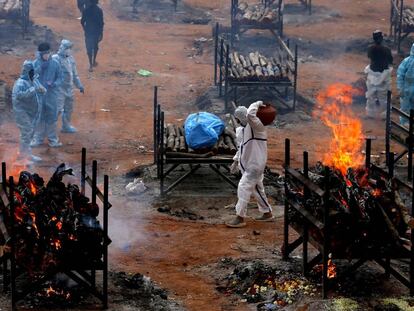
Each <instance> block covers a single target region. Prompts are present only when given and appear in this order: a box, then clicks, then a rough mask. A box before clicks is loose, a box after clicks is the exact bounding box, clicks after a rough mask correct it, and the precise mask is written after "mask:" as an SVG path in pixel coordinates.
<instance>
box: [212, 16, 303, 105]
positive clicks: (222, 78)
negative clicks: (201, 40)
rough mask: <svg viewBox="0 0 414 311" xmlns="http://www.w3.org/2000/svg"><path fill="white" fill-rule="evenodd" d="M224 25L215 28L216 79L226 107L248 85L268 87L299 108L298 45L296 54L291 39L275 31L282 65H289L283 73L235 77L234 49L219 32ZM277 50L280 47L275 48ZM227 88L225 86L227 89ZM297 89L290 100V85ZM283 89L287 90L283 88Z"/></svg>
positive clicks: (264, 88) (279, 60) (280, 97)
mask: <svg viewBox="0 0 414 311" xmlns="http://www.w3.org/2000/svg"><path fill="white" fill-rule="evenodd" d="M219 30H220V25H219V24H218V23H217V24H216V26H215V29H214V31H213V32H214V43H215V47H214V82H215V85H216V86H217V87H218V90H219V96H224V109H225V111H228V109H229V108H230V107H229V99H230V96H231V94H233V100H234V102H237V100H240V98H238V95H237V93H238V89H240V88H247V89H248V90H249V91H251V92H254V91H256V92H257V91H259V90H261V89H262V90H265V91H267V92H271V93H272V94H273V95H274V96H276V98H277V100H278V101H279V102H280V103H281V104H283V105H284V106H286V107H287V108H288V109H291V110H295V109H296V91H297V80H298V46H297V45H296V46H295V53H294V54H293V53H292V52H291V50H290V48H289V42H287V43H285V42H284V41H283V40H282V39H281V38H280V36H279V35H278V34H277V33H275V36H276V38H277V43H278V49H277V50H278V52H279V53H278V58H279V59H278V62H279V65H280V66H283V68H285V69H286V72H284V73H282V75H283V76H281V77H263V78H257V79H251V78H249V79H245V78H237V77H234V76H233V75H232V73H231V70H232V68H234V67H233V66H232V65H233V64H232V61H231V56H230V55H231V53H233V52H235V50H233V51H232V48H231V47H230V44H229V43H228V42H227V41H226V40H225V39H224V37H223V36H222V35H220V34H219ZM275 51H276V50H275ZM223 88H224V89H223ZM289 88H291V89H292V90H293V104H292V105H289V104H288V103H287V102H286V98H287V96H288V89H289ZM280 89H282V90H283V91H281V90H280Z"/></svg>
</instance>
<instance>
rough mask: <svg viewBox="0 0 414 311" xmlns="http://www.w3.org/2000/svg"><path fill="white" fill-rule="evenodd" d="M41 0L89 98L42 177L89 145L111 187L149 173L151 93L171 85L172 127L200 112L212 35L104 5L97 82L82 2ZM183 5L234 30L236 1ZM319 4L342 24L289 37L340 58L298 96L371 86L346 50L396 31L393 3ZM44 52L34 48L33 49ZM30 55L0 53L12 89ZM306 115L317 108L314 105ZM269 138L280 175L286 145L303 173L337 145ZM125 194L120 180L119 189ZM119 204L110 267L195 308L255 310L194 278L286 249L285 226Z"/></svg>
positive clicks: (308, 127)
mask: <svg viewBox="0 0 414 311" xmlns="http://www.w3.org/2000/svg"><path fill="white" fill-rule="evenodd" d="M31 2H32V11H31V15H32V19H33V21H34V22H35V23H36V24H39V25H46V26H48V27H49V28H50V29H52V30H53V32H54V33H55V34H57V35H58V37H59V38H69V39H70V40H72V41H73V42H74V43H75V53H74V54H75V58H76V60H77V63H78V71H79V73H80V77H81V79H82V81H83V83H84V85H85V89H86V92H85V95H81V94H78V93H77V94H76V108H75V114H74V124H75V126H76V127H77V128H78V129H79V133H77V134H75V135H68V134H62V135H61V140H62V141H63V143H64V146H63V147H62V148H60V149H51V148H48V147H41V148H38V149H36V153H38V154H39V155H41V156H42V157H43V158H44V159H45V161H44V164H42V165H40V166H39V167H38V168H36V170H39V171H41V172H42V173H43V174H50V173H51V170H52V169H53V168H54V167H55V166H56V165H57V164H59V163H61V162H67V163H69V164H70V165H73V166H74V167H75V168H77V167H78V163H79V160H80V149H81V147H86V148H87V149H88V159H89V160H92V159H97V160H98V162H99V168H100V172H101V174H103V172H105V173H109V175H110V176H111V177H121V176H123V174H124V173H126V172H128V171H129V170H130V169H132V168H134V167H135V166H137V165H141V164H149V163H151V161H152V152H151V150H152V94H153V90H152V88H153V86H154V85H158V86H160V87H161V88H160V102H161V103H162V105H163V108H164V110H165V111H166V113H167V119H168V120H171V121H174V120H175V119H183V118H185V117H186V115H187V114H188V112H189V111H195V110H196V107H194V106H191V105H190V104H189V103H190V102H191V100H194V98H195V97H196V96H197V95H199V94H201V93H202V92H203V91H204V90H206V89H207V88H208V87H209V86H211V85H212V70H213V69H212V68H213V66H212V64H213V60H212V56H211V55H210V54H209V53H207V54H205V55H203V56H202V57H198V58H189V57H188V54H189V53H190V52H191V48H192V44H193V40H194V39H196V38H199V37H202V36H203V37H206V38H209V37H210V36H211V26H210V25H188V24H161V23H148V24H145V23H140V22H134V21H125V20H121V19H118V18H117V15H116V13H115V12H114V11H113V9H112V7H111V4H110V2H111V1H110V0H104V1H100V2H101V3H102V7H103V9H104V13H105V33H104V40H103V42H102V43H101V50H100V53H99V55H98V62H99V66H98V67H97V69H96V70H95V71H94V72H93V73H88V71H87V57H86V53H85V50H84V43H83V33H82V29H81V26H80V23H79V21H78V20H77V19H76V18H77V17H78V16H79V12H78V10H77V8H76V6H75V1H51V0H32V1H31ZM184 2H185V3H186V4H188V5H191V6H197V7H199V8H203V9H208V10H211V12H212V14H213V16H217V17H221V18H223V17H225V21H228V19H229V18H227V16H228V15H226V13H227V12H228V11H229V8H228V5H229V4H230V1H225V4H223V2H224V1H205V0H186V1H184ZM286 2H288V3H296V2H297V1H295V0H290V1H286ZM313 2H314V5H315V10H316V12H317V11H318V8H320V7H322V6H323V7H325V9H327V10H328V11H330V10H332V11H335V12H338V13H339V14H340V17H335V18H327V19H324V20H323V21H321V22H318V21H317V20H316V21H312V22H311V23H305V24H303V25H298V24H287V25H286V27H285V29H286V35H287V36H288V37H293V38H295V39H296V40H299V38H300V40H302V41H303V42H305V41H311V42H313V43H315V44H316V43H317V44H318V45H319V46H320V50H321V51H323V49H333V50H334V52H333V53H331V55H330V56H329V57H318V55H313V58H314V59H316V61H312V62H304V63H301V64H300V69H299V70H300V72H299V90H300V92H301V93H302V94H304V95H307V96H310V97H311V96H314V95H315V94H316V93H317V92H318V91H319V90H320V89H322V88H323V87H326V86H327V85H328V84H330V83H332V82H345V83H352V82H355V81H356V80H358V79H359V78H361V77H362V75H361V73H362V71H363V69H364V67H365V66H366V64H367V59H366V56H365V53H363V52H345V50H344V49H343V48H342V43H343V42H347V41H351V40H355V39H360V40H366V41H367V42H369V39H370V37H371V33H372V31H373V30H374V29H376V28H380V29H382V30H384V31H387V30H388V27H389V25H388V18H389V3H388V2H387V1H358V2H357V3H356V1H355V3H354V1H352V4H350V1H349V0H336V1H331V0H318V1H313ZM266 35H267V34H266ZM300 40H299V42H300ZM335 45H337V46H338V48H335ZM35 48H36V47H35V46H34V45H33V47H32V50H33V51H35ZM307 56H309V55H307ZM32 57H33V54H32V53H27V54H26V55H24V57H22V56H14V55H7V54H0V63H1V64H2V69H1V76H0V79H3V80H5V81H7V83H8V84H9V85H12V83H13V81H14V78H15V77H16V76H17V73H18V72H19V71H20V65H21V63H22V61H23V60H24V59H25V58H32ZM301 57H302V56H301ZM6 64H7V66H6ZM141 68H143V69H147V70H151V71H152V72H153V73H154V75H153V76H152V77H149V78H144V77H140V76H139V75H137V71H138V70H139V69H141ZM102 109H104V110H109V111H102ZM302 109H304V110H311V108H310V107H308V108H306V107H305V108H303V107H302ZM355 111H356V113H357V114H358V115H360V116H362V114H363V107H362V106H357V107H355ZM364 122H365V121H364ZM364 129H365V131H366V133H367V134H368V135H373V136H378V137H379V138H378V140H377V141H375V142H374V149H376V150H377V151H380V150H383V148H384V147H383V144H384V143H383V135H384V134H383V133H384V123H383V122H381V121H369V122H365V123H364ZM269 133H270V142H269V144H270V153H269V164H270V166H271V167H272V168H275V169H280V165H281V164H282V162H283V141H284V138H285V137H290V138H291V139H292V140H293V143H292V144H293V149H294V151H293V161H294V163H295V165H298V163H300V157H301V153H302V151H303V150H305V149H306V150H308V151H309V152H310V161H311V162H314V161H316V160H319V159H320V158H321V154H322V153H323V152H324V151H326V150H327V148H328V146H329V144H328V142H329V140H330V139H331V135H330V132H329V131H328V130H327V129H326V128H325V127H324V126H323V125H322V124H321V122H319V121H311V122H303V123H298V124H295V125H294V126H290V127H289V128H284V129H276V128H272V129H271V130H270V131H269ZM0 137H1V141H0V158H2V159H5V160H7V161H8V162H10V161H13V157H14V154H15V151H16V146H17V144H18V131H17V128H16V127H15V125H14V123H13V121H12V120H10V121H7V122H5V123H3V124H2V125H1V133H0ZM139 146H144V147H145V150H146V151H144V152H139V151H138V147H139ZM120 179H121V180H122V178H117V179H116V180H118V181H119V180H120ZM123 185H124V183H123V182H119V184H118V185H116V186H119V187H123ZM113 187H114V188H115V185H113ZM112 201H113V205H114V208H113V210H112V211H111V219H113V220H114V221H113V223H114V224H115V226H119V227H115V228H112V229H111V230H112V231H113V234H114V235H119V236H117V237H115V238H114V240H115V242H116V241H120V243H119V244H117V243H114V246H113V247H112V248H111V250H110V253H111V254H110V255H111V268H112V269H114V270H125V271H128V272H141V273H143V274H148V275H149V276H150V277H151V278H153V279H154V280H155V281H157V282H158V283H159V284H160V285H161V286H163V287H164V288H167V289H168V290H170V291H171V293H172V294H173V296H174V297H175V298H176V299H177V300H179V301H181V302H182V303H183V305H184V306H185V307H186V308H187V309H188V310H208V311H214V310H226V311H227V310H249V308H250V307H249V305H247V304H246V303H242V302H237V301H236V302H235V301H233V302H230V300H229V299H228V297H225V296H223V295H221V294H220V293H218V292H217V291H216V290H215V284H214V280H213V279H212V278H211V276H208V275H200V274H196V273H193V272H191V268H194V267H196V266H200V265H207V264H212V263H215V262H217V261H219V260H220V259H221V258H223V257H226V256H230V257H235V258H241V257H248V258H253V257H255V258H265V257H266V255H267V254H269V252H271V250H272V249H274V248H279V247H280V245H281V240H282V230H281V229H282V219H281V218H278V219H277V221H276V222H275V223H272V224H257V223H253V222H251V221H249V223H248V226H247V228H244V229H240V230H228V229H226V228H225V227H224V226H223V225H213V224H208V223H202V222H194V221H187V220H183V219H177V218H172V217H168V216H164V215H162V214H159V213H158V212H156V211H155V210H153V209H152V208H151V201H150V200H149V201H148V202H146V203H145V202H144V203H142V202H137V201H128V198H127V197H126V198H125V197H123V196H121V195H119V194H116V193H114V195H113V197H112ZM193 204H197V201H194V203H193ZM125 223H127V224H128V225H125ZM122 227H123V229H121V228H122ZM253 230H260V232H261V234H260V235H258V236H255V235H253V233H252V231H253ZM119 231H122V232H121V233H119ZM124 231H127V232H124ZM124 236H126V237H127V238H128V239H130V241H131V242H130V243H129V244H128V245H127V247H126V248H125V245H126V244H127V243H126V242H125V241H122V238H123V237H124ZM403 291H405V289H403Z"/></svg>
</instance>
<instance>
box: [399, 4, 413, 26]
mask: <svg viewBox="0 0 414 311" xmlns="http://www.w3.org/2000/svg"><path fill="white" fill-rule="evenodd" d="M402 22H403V25H405V26H406V27H407V26H409V27H414V8H410V7H405V8H404V11H403V21H402Z"/></svg>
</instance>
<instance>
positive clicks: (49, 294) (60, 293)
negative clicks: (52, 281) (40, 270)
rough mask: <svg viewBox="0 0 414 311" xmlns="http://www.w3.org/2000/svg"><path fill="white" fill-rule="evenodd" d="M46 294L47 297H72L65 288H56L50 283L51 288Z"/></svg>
mask: <svg viewBox="0 0 414 311" xmlns="http://www.w3.org/2000/svg"><path fill="white" fill-rule="evenodd" d="M46 296H47V297H52V296H63V297H65V298H66V299H70V293H65V291H64V290H63V289H62V290H58V289H54V288H53V287H52V285H49V288H48V289H46Z"/></svg>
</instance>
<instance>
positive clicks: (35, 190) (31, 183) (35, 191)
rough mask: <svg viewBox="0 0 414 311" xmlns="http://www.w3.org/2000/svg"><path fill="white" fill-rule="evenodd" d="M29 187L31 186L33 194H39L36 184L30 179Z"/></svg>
mask: <svg viewBox="0 0 414 311" xmlns="http://www.w3.org/2000/svg"><path fill="white" fill-rule="evenodd" d="M29 188H30V191H31V192H32V194H33V195H36V194H37V188H36V185H35V184H34V183H33V182H31V181H29Z"/></svg>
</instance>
